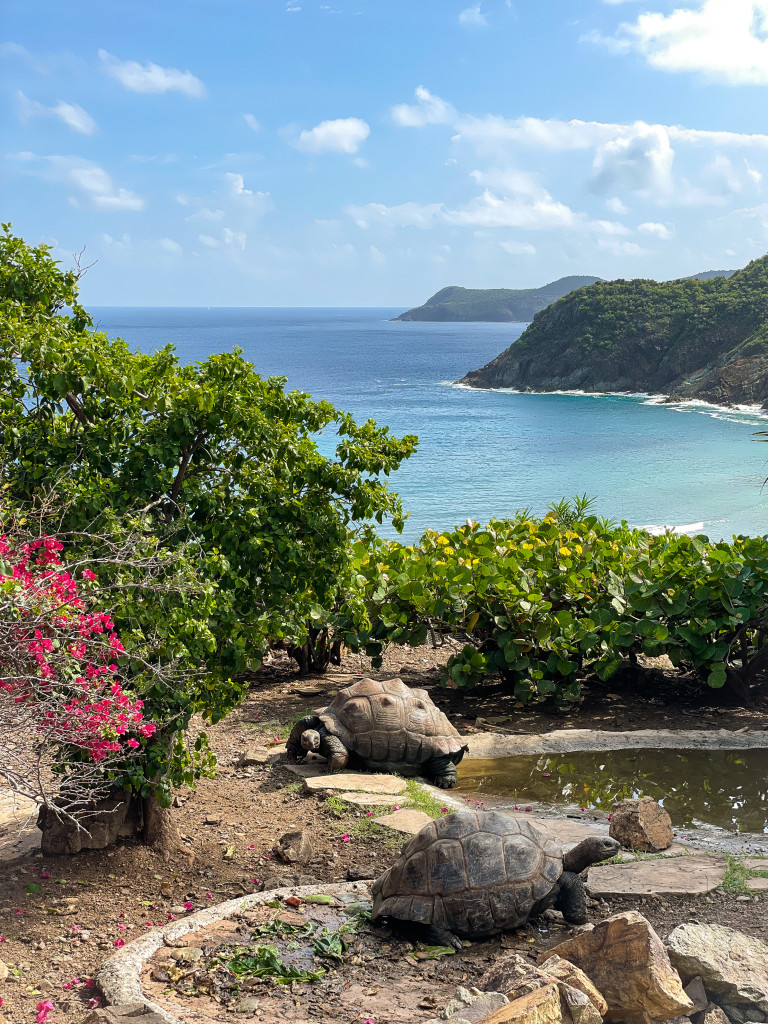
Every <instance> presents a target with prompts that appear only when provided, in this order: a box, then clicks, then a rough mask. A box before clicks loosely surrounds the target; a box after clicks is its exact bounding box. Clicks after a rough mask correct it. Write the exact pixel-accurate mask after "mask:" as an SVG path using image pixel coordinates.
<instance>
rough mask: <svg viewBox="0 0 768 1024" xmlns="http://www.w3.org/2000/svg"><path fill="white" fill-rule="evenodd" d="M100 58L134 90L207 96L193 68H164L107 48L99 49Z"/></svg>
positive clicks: (115, 77) (114, 75) (112, 74)
mask: <svg viewBox="0 0 768 1024" xmlns="http://www.w3.org/2000/svg"><path fill="white" fill-rule="evenodd" d="M99 60H100V61H101V63H102V67H103V68H104V70H105V71H106V72H107V74H109V75H111V76H112V78H114V79H116V80H117V81H118V82H120V84H121V85H123V86H124V87H125V88H126V89H129V90H130V91H131V92H141V93H165V92H180V93H183V94H184V95H186V96H192V97H194V98H195V99H200V98H201V97H203V96H205V86H204V85H203V83H202V82H201V81H200V79H199V78H197V77H196V76H195V75H193V74H192V72H191V71H179V70H178V68H163V67H160V65H159V64H153V63H152V62H151V61H148V62H147V63H146V64H139V62H138V61H136V60H120V59H119V58H118V57H115V56H113V55H112V54H111V53H108V52H107V51H106V50H99Z"/></svg>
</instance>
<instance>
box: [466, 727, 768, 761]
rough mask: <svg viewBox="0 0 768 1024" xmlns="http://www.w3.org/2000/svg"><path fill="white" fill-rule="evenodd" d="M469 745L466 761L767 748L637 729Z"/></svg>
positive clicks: (476, 738) (699, 734) (478, 736)
mask: <svg viewBox="0 0 768 1024" xmlns="http://www.w3.org/2000/svg"><path fill="white" fill-rule="evenodd" d="M462 739H463V740H466V742H467V743H469V751H468V752H467V753H466V754H465V755H464V756H465V758H467V759H469V760H473V759H479V758H494V757H511V756H513V755H514V754H571V753H575V752H576V751H588V750H596V751H598V750H626V749H627V748H633V749H641V748H650V749H653V750H748V749H752V748H766V747H768V731H766V732H747V731H746V730H745V731H743V732H741V731H739V732H732V731H730V730H729V729H638V730H636V731H634V732H601V731H599V730H597V729H557V730H555V731H554V732H545V733H542V734H540V735H528V734H524V733H514V734H513V733H501V732H485V733H473V734H472V735H471V736H462Z"/></svg>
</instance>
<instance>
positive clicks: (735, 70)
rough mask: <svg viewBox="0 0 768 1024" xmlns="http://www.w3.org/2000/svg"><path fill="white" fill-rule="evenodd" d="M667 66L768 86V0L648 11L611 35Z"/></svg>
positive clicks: (706, 1) (710, 1)
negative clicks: (669, 12)
mask: <svg viewBox="0 0 768 1024" xmlns="http://www.w3.org/2000/svg"><path fill="white" fill-rule="evenodd" d="M602 41H603V42H608V43H609V45H611V44H613V47H614V49H616V48H619V49H624V50H627V49H635V50H637V51H638V52H639V53H641V54H642V55H643V57H645V59H646V60H647V61H648V63H649V64H650V65H651V66H652V67H655V68H659V69H660V70H663V71H673V72H674V71H683V72H685V71H687V72H699V73H701V74H703V75H705V76H706V77H707V78H709V79H712V80H715V81H719V82H724V83H725V84H727V85H768V0H699V3H697V4H691V3H690V0H689V3H688V6H686V7H678V8H676V9H675V10H673V11H672V13H671V14H662V13H660V12H645V13H643V14H640V15H639V17H638V18H637V21H635V22H634V23H631V24H630V23H625V24H623V25H621V26H620V28H619V30H618V33H617V35H616V36H614V37H611V38H610V39H608V40H602Z"/></svg>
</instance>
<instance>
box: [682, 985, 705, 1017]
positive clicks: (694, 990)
mask: <svg viewBox="0 0 768 1024" xmlns="http://www.w3.org/2000/svg"><path fill="white" fill-rule="evenodd" d="M684 992H685V994H686V995H687V996H688V998H689V999H690V1000H691V1002H692V1003H693V1008H694V1010H696V1011H697V1012H698V1011H699V1010H706V1008H707V1006H708V1004H709V999H708V997H707V992H706V989H705V988H704V982H703V981H702V980H701V978H699V977H696V978H691V980H690V981H689V982H688V984H687V985H686V986H685V987H684Z"/></svg>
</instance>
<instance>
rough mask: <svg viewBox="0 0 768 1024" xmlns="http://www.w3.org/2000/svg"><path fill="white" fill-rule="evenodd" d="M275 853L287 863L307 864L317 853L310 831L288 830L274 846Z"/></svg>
mask: <svg viewBox="0 0 768 1024" xmlns="http://www.w3.org/2000/svg"><path fill="white" fill-rule="evenodd" d="M273 850H274V853H275V855H276V856H277V857H279V858H280V860H282V861H283V862H284V863H286V864H307V863H309V861H311V860H312V858H313V857H314V855H315V851H314V849H313V848H312V840H311V839H310V836H309V832H306V831H304V830H303V829H302V830H301V831H298V832H286V833H285V834H284V835H282V836H280V838H279V839H278V840H277V842H276V843H275V845H274V847H273Z"/></svg>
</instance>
